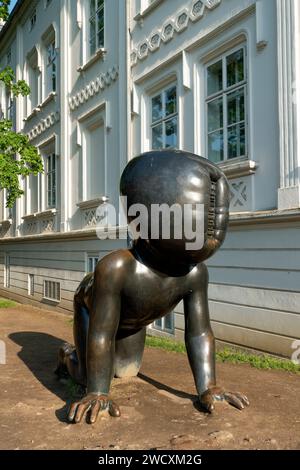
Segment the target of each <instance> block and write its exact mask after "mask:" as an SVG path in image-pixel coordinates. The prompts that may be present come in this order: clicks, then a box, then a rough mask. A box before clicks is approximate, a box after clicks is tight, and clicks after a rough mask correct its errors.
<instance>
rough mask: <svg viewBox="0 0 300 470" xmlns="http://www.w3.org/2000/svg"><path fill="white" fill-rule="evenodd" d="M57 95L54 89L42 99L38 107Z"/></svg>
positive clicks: (41, 106)
mask: <svg viewBox="0 0 300 470" xmlns="http://www.w3.org/2000/svg"><path fill="white" fill-rule="evenodd" d="M56 96H57V93H56V92H55V91H51V92H50V93H49V95H48V96H46V98H45V99H44V101H43V102H42V103H41V104H40V105H39V108H44V107H45V106H46V104H48V103H50V101H52V100H54V99H55V97H56Z"/></svg>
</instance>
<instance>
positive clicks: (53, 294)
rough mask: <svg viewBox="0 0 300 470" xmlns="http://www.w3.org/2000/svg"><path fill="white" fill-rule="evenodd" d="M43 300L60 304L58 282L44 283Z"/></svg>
mask: <svg viewBox="0 0 300 470" xmlns="http://www.w3.org/2000/svg"><path fill="white" fill-rule="evenodd" d="M44 298H45V299H48V300H55V301H56V302H60V282H55V281H44Z"/></svg>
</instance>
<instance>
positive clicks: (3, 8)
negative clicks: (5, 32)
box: [0, 0, 10, 21]
mask: <svg viewBox="0 0 300 470" xmlns="http://www.w3.org/2000/svg"><path fill="white" fill-rule="evenodd" d="M9 5H10V0H1V1H0V19H3V20H4V21H6V20H7V18H8V16H9V11H8V7H9Z"/></svg>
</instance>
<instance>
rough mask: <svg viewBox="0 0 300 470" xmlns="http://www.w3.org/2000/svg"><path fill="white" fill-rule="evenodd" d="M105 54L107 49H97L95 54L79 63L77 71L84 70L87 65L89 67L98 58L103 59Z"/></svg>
mask: <svg viewBox="0 0 300 470" xmlns="http://www.w3.org/2000/svg"><path fill="white" fill-rule="evenodd" d="M106 54H107V50H106V49H105V48H104V47H101V48H100V49H98V50H97V51H96V52H95V54H94V55H93V56H92V57H90V58H89V59H88V61H87V62H86V63H85V64H83V65H80V66H79V67H78V69H77V72H85V70H87V69H88V68H89V67H91V66H92V65H93V64H94V63H95V62H96V61H97V60H98V59H104V58H105V55H106Z"/></svg>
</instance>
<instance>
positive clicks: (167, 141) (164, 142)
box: [151, 85, 178, 150]
mask: <svg viewBox="0 0 300 470" xmlns="http://www.w3.org/2000/svg"><path fill="white" fill-rule="evenodd" d="M177 108H178V106H177V88H176V85H173V86H171V87H169V88H167V89H166V90H163V91H162V92H161V93H159V94H157V95H155V96H153V97H152V99H151V135H152V149H153V150H156V149H162V148H176V147H177V146H178V111H177Z"/></svg>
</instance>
